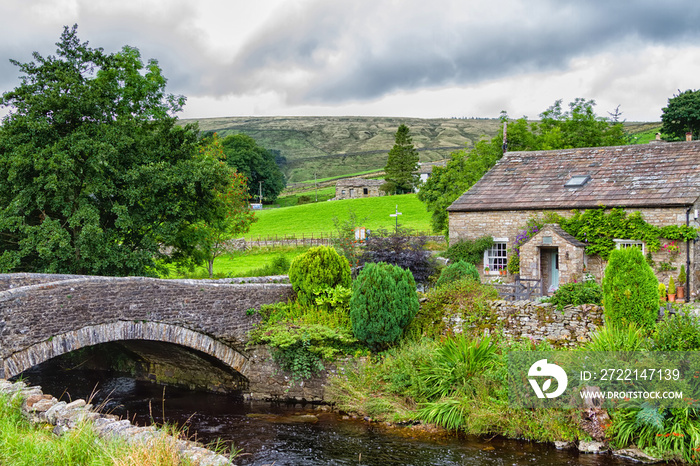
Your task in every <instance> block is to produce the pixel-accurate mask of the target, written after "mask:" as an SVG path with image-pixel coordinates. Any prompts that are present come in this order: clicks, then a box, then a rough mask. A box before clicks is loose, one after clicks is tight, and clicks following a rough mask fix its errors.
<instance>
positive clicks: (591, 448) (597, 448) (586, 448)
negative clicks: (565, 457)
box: [578, 440, 608, 453]
mask: <svg viewBox="0 0 700 466" xmlns="http://www.w3.org/2000/svg"><path fill="white" fill-rule="evenodd" d="M578 450H579V451H580V452H581V453H603V452H605V451H607V450H608V447H607V446H606V445H605V444H604V443H603V442H597V441H595V440H593V441H590V442H587V441H584V440H582V441H580V442H579V444H578Z"/></svg>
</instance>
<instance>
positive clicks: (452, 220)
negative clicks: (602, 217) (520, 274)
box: [449, 205, 700, 295]
mask: <svg viewBox="0 0 700 466" xmlns="http://www.w3.org/2000/svg"><path fill="white" fill-rule="evenodd" d="M696 208H697V209H698V210H700V205H696V206H694V207H693V209H692V212H691V215H690V225H691V226H693V227H696V228H697V227H699V226H700V223H698V220H697V219H695V218H694V210H695V209H696ZM544 212H545V211H543V210H538V211H535V210H530V211H528V210H512V211H484V212H450V213H449V231H450V235H449V236H450V241H451V242H455V241H458V240H460V239H476V238H479V237H482V236H486V235H489V236H493V237H494V238H507V239H508V248H510V247H511V245H512V242H513V241H514V239H515V237H516V236H517V234H518V233H519V232H520V231H522V229H523V228H524V227H525V225H526V223H527V221H528V220H529V219H531V218H533V217H539V216H541V215H542V214H543V213H544ZM551 212H555V213H557V214H559V215H562V216H565V217H569V216H571V215H572V213H573V211H571V210H563V209H559V210H552V211H551ZM627 212H628V213H632V212H640V213H641V214H642V216H643V217H644V220H646V221H647V222H648V223H650V224H652V225H655V226H665V225H685V224H686V209H685V208H683V207H676V208H640V209H627ZM664 243H666V241H663V240H662V245H663V244H664ZM678 246H679V251H678V254H673V255H672V254H669V253H668V252H665V251H657V252H654V253H653V254H652V257H653V260H654V262H655V264H656V266H655V268H654V272H655V273H656V275H657V277H658V278H659V280H660V281H663V282H664V283H666V284H668V279H669V277H670V276H673V277H674V280H676V279H677V277H678V272H679V269H680V266H681V264H685V263H686V248H687V245H686V244H685V243H679V244H678ZM699 260H700V241H698V242H695V243H691V251H690V262H691V266H690V268H689V270H688V276H689V277H690V287H691V293H692V294H693V295H695V290H697V289H698V288H699V286H700V264H698V261H699ZM586 262H587V265H586V272H588V273H591V274H593V276H594V277H595V278H596V280H597V281H599V282H600V280H601V279H602V277H603V271H604V270H605V265H606V262H605V261H603V260H601V259H600V258H599V257H587V258H586ZM662 262H666V263H669V264H670V265H671V267H672V268H675V269H673V270H670V271H661V270H659V266H660V264H661V263H662ZM477 268H478V269H479V270H480V271H481V270H482V269H483V264H477ZM482 273H483V272H482ZM497 274H498V273H497V272H494V271H491V272H490V275H497ZM571 276H575V274H571ZM482 278H485V279H489V278H495V277H483V276H482ZM511 280H512V279H511ZM560 283H565V281H563V280H562V281H560Z"/></svg>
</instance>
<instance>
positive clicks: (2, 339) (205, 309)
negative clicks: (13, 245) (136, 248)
mask: <svg viewBox="0 0 700 466" xmlns="http://www.w3.org/2000/svg"><path fill="white" fill-rule="evenodd" d="M292 294H293V291H292V288H291V285H289V284H280V283H245V284H235V283H230V282H226V281H222V280H161V279H153V278H144V277H119V278H117V277H94V276H73V275H50V274H7V275H0V378H10V377H13V376H15V375H17V374H19V373H21V372H23V371H24V370H26V369H29V368H31V367H33V366H35V365H37V364H40V363H42V362H44V361H47V360H48V359H51V358H53V357H56V356H59V355H61V354H65V353H69V352H71V351H75V350H78V349H81V348H85V347H88V346H93V345H98V344H101V343H110V342H122V341H151V342H161V343H170V344H174V345H178V346H179V347H185V348H189V349H191V350H195V351H196V352H200V353H204V354H205V355H207V356H208V357H210V358H214V359H215V360H216V361H218V362H220V363H221V364H223V365H224V366H226V367H228V368H230V369H233V370H234V371H236V372H237V373H238V374H240V375H242V376H243V377H244V378H245V379H246V381H247V382H249V383H247V384H246V385H247V387H246V388H247V391H248V393H249V394H253V397H255V398H266V397H290V398H300V399H301V398H304V399H318V398H319V397H320V396H322V395H319V393H318V391H316V393H312V392H309V390H312V391H313V388H312V387H311V386H312V385H314V384H307V387H296V388H295V387H293V386H291V385H290V384H289V383H288V382H287V380H288V378H287V379H285V378H284V374H283V373H281V371H279V368H277V367H272V366H274V364H273V363H271V361H270V358H269V353H267V351H266V349H264V348H262V349H261V348H257V349H255V348H253V349H250V348H247V347H246V344H247V343H248V336H247V334H248V331H249V330H251V329H252V328H253V326H254V324H255V323H257V322H258V319H259V316H258V315H257V314H256V313H254V312H250V310H251V309H259V308H260V306H262V305H263V304H271V303H276V302H282V301H286V300H287V299H288V298H290V297H291V296H292Z"/></svg>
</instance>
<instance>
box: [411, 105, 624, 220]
mask: <svg viewBox="0 0 700 466" xmlns="http://www.w3.org/2000/svg"><path fill="white" fill-rule="evenodd" d="M594 106H595V102H594V101H593V100H585V99H581V98H577V99H575V100H574V101H573V102H571V103H569V110H566V111H564V110H563V109H562V101H561V100H557V101H556V102H555V103H554V104H553V105H552V106H551V107H549V108H548V109H547V110H545V111H544V112H542V113H541V114H540V118H541V121H539V122H529V121H528V120H527V117H523V118H520V119H518V120H515V121H509V120H508V115H507V114H505V113H503V114H502V115H501V121H502V122H503V123H506V122H507V139H508V151H531V150H549V149H567V148H572V147H598V146H611V145H622V144H626V143H627V139H626V137H625V134H624V131H623V127H622V123H619V122H611V121H610V120H608V119H607V118H601V117H598V116H596V114H595V112H594V111H593V107H594ZM499 133H500V134H498V135H496V136H494V137H493V138H491V139H490V140H482V141H479V142H477V143H476V145H475V146H474V148H473V149H471V150H466V149H462V150H459V151H455V152H453V153H452V154H451V155H450V160H449V161H448V162H447V165H446V166H445V167H434V168H433V172H432V176H431V177H430V178H428V181H427V182H426V183H425V184H424V185H423V186H422V187H421V190H420V191H419V192H418V198H419V199H420V200H421V201H423V202H424V203H425V205H426V208H427V209H428V211H430V212H431V213H432V218H431V224H432V227H433V230H434V231H435V232H443V233H447V231H448V228H449V225H448V215H447V210H446V209H447V207H449V206H450V204H452V203H453V202H454V201H455V200H457V198H458V197H459V196H461V195H462V194H464V192H465V191H467V190H468V189H469V188H470V187H472V186H473V185H474V183H476V182H477V181H479V180H480V179H481V177H482V176H484V174H486V172H487V171H489V170H490V169H491V167H493V166H494V165H495V164H496V162H497V161H498V160H499V159H500V158H501V157H502V156H503V136H502V135H503V126H501V130H500V131H499Z"/></svg>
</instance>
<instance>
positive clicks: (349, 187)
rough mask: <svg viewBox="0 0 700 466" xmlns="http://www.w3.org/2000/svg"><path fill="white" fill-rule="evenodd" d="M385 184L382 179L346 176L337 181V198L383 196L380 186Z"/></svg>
mask: <svg viewBox="0 0 700 466" xmlns="http://www.w3.org/2000/svg"><path fill="white" fill-rule="evenodd" d="M383 184H384V181H382V180H368V179H365V178H345V179H343V180H338V181H337V182H336V183H335V198H336V199H356V198H358V197H377V196H383V195H384V191H382V190H381V189H380V188H381V186H382V185H383Z"/></svg>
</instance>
